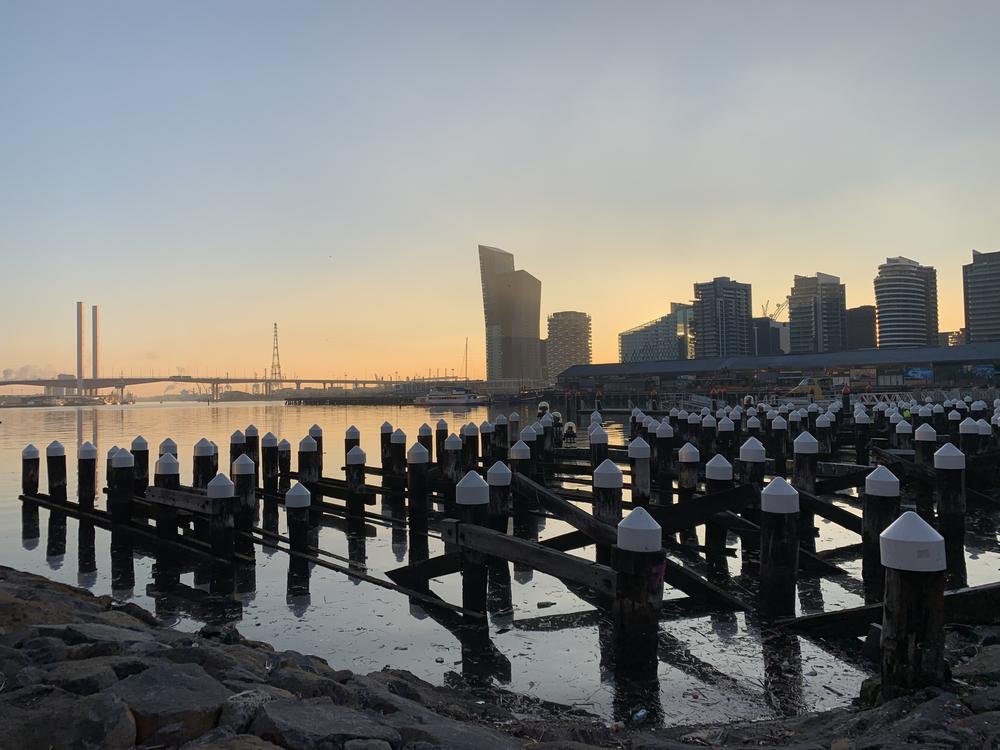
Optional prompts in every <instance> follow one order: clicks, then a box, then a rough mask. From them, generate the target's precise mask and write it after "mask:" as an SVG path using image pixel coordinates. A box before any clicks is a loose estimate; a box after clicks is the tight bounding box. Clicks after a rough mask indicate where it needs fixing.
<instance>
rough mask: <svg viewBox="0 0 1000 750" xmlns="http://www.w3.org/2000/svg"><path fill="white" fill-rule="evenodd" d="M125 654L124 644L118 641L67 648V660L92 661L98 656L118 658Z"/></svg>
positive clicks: (81, 644)
mask: <svg viewBox="0 0 1000 750" xmlns="http://www.w3.org/2000/svg"><path fill="white" fill-rule="evenodd" d="M123 653H125V644H124V643H121V642H119V641H100V642H99V643H79V644H77V645H76V646H70V647H69V653H68V654H66V658H67V659H93V658H95V657H98V656H119V655H121V654H123Z"/></svg>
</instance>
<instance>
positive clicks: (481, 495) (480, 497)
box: [455, 471, 490, 505]
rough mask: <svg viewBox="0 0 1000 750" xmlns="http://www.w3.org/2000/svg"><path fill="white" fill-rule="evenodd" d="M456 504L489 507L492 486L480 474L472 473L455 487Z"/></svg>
mask: <svg viewBox="0 0 1000 750" xmlns="http://www.w3.org/2000/svg"><path fill="white" fill-rule="evenodd" d="M455 502H456V503H458V504H459V505H487V504H489V502H490V486H489V485H488V484H486V482H485V481H484V480H483V478H482V477H481V476H479V474H477V473H476V472H474V471H470V472H469V473H468V474H466V475H465V476H464V477H462V478H461V479H460V480H459V482H458V484H456V485H455Z"/></svg>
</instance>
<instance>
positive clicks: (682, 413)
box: [677, 409, 691, 422]
mask: <svg viewBox="0 0 1000 750" xmlns="http://www.w3.org/2000/svg"><path fill="white" fill-rule="evenodd" d="M689 416H691V415H690V414H688V413H687V409H681V410H680V411H679V412H677V419H679V420H680V421H681V422H686V421H687V418H688V417H689Z"/></svg>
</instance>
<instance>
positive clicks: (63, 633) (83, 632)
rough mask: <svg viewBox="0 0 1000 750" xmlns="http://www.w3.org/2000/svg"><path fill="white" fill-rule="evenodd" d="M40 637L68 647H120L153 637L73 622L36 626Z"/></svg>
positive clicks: (106, 626)
mask: <svg viewBox="0 0 1000 750" xmlns="http://www.w3.org/2000/svg"><path fill="white" fill-rule="evenodd" d="M36 630H37V631H38V634H39V635H40V636H43V637H45V636H47V637H51V638H59V639H60V640H62V641H65V642H66V643H68V644H69V645H71V646H73V645H77V644H80V643H120V644H122V646H125V645H127V644H131V643H137V642H141V641H152V640H153V636H152V634H151V633H149V632H148V631H146V630H133V629H132V628H121V627H117V626H115V625H104V624H102V623H98V622H74V623H69V624H65V625H38V626H37V627H36Z"/></svg>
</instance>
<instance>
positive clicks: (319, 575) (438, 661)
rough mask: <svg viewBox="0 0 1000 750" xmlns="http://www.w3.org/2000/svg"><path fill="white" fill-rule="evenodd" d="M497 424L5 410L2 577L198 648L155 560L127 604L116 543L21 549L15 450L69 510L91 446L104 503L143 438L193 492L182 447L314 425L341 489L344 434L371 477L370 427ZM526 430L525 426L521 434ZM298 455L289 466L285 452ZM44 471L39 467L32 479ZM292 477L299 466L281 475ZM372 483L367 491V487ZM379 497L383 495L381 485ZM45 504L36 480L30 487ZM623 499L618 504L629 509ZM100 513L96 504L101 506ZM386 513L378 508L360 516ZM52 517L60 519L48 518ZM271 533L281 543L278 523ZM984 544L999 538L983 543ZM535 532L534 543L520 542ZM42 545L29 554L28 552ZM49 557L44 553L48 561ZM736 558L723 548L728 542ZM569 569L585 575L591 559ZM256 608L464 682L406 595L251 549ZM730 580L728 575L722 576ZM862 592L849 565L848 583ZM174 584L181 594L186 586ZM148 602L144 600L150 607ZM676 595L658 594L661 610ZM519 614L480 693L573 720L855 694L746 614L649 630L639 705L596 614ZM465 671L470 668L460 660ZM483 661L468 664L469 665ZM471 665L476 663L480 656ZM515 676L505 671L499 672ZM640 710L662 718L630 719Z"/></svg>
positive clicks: (324, 646) (429, 413)
mask: <svg viewBox="0 0 1000 750" xmlns="http://www.w3.org/2000/svg"><path fill="white" fill-rule="evenodd" d="M520 408H521V410H522V420H528V419H529V418H530V420H531V421H533V420H534V418H535V416H534V413H533V412H534V409H533V408H529V407H527V406H522V407H520ZM493 416H494V414H493V410H492V409H487V408H486V407H478V408H473V409H470V410H467V411H461V412H456V413H452V412H450V411H449V412H441V411H436V410H433V409H427V408H423V407H415V406H407V407H336V406H327V407H294V406H285V405H283V404H279V403H260V402H256V403H251V404H246V403H244V404H216V405H208V404H203V403H200V404H139V405H132V406H125V407H93V408H78V409H69V408H67V409H55V408H53V409H7V410H3V411H2V412H0V419H2V424H0V549H2V553H0V561H2V562H3V564H6V565H10V566H12V567H15V568H20V569H23V570H28V571H33V572H38V573H42V574H44V575H46V576H48V577H50V578H53V579H55V580H58V581H62V582H65V583H69V584H74V585H86V586H87V587H88V588H90V589H91V590H92V591H93V592H94V593H95V594H112V593H114V595H115V596H116V597H118V598H122V599H128V600H130V601H134V602H135V603H137V604H139V605H141V606H143V607H146V608H148V609H150V610H153V611H156V612H157V614H159V615H160V616H161V617H164V618H165V619H167V620H168V621H170V622H172V623H173V624H174V625H175V626H176V627H177V628H180V629H185V630H193V629H196V628H198V627H200V626H201V625H202V624H203V619H205V618H206V617H207V616H209V615H207V614H205V613H204V612H202V611H201V610H199V609H197V608H192V607H184V606H174V604H173V603H172V602H170V601H168V600H166V599H164V598H163V597H157V596H156V595H155V589H154V588H153V587H152V586H149V584H150V583H151V581H152V573H153V570H152V568H153V564H154V560H153V558H152V557H151V556H149V555H148V554H144V553H136V556H135V562H134V567H135V586H134V587H133V588H132V589H131V590H124V591H123V590H121V589H117V588H116V589H115V591H114V592H112V585H111V583H112V582H111V558H110V551H109V549H110V534H109V533H108V532H106V531H103V530H101V529H97V530H96V540H95V542H96V543H95V549H96V556H97V573H96V577H95V576H94V575H92V574H90V575H81V572H80V564H79V554H78V553H79V549H78V547H77V543H78V534H77V531H78V524H77V522H76V521H75V520H74V519H72V518H71V519H69V521H68V523H67V526H66V529H65V543H64V544H63V543H62V540H61V539H55V540H53V539H50V538H49V537H50V535H52V534H57V535H61V533H62V532H61V530H60V529H59V526H58V520H59V519H58V518H56V519H53V520H54V521H55V522H56V523H50V518H51V517H50V514H49V513H48V511H46V510H45V509H42V510H41V511H40V515H39V533H38V534H32V533H30V529H29V530H28V532H29V533H27V534H26V533H25V529H24V527H23V524H22V514H21V502H20V501H19V500H18V493H19V488H20V452H21V449H22V448H23V447H24V445H25V444H27V443H29V442H33V443H35V444H36V445H37V446H38V447H39V448H40V449H44V446H45V445H46V444H47V443H48V442H50V441H52V440H59V441H60V442H61V443H63V444H64V445H65V446H66V450H67V460H68V464H69V466H70V467H71V469H70V486H69V492H70V496H71V497H73V496H74V495H75V470H74V468H73V467H75V461H76V450H77V446H78V444H79V443H80V442H82V441H85V440H89V441H91V442H93V443H94V444H95V445H96V446H97V448H98V455H99V457H101V460H99V461H98V470H99V472H100V476H99V478H98V485H99V486H103V484H104V478H103V463H104V462H103V456H104V455H105V453H106V452H107V450H108V449H109V448H110V447H111V446H112V445H120V446H128V445H129V444H130V443H131V441H132V439H133V438H134V437H135V436H136V435H139V434H141V435H143V436H144V437H145V438H146V439H147V440H148V442H149V444H150V448H151V450H152V451H154V453H155V448H156V445H158V444H159V442H160V441H161V440H162V439H164V438H166V437H171V438H173V439H174V440H175V441H176V442H177V444H178V446H179V451H180V454H181V456H180V463H181V472H182V474H181V481H182V483H184V484H188V483H189V482H190V472H191V446H192V445H193V444H194V443H195V442H196V441H197V440H198V439H200V438H202V437H207V438H209V439H210V440H213V441H215V442H216V443H217V444H218V445H219V446H220V453H221V455H222V457H223V462H224V460H225V456H226V455H227V453H228V444H229V436H230V434H231V433H232V432H233V431H234V430H236V429H244V428H245V427H246V426H247V425H249V424H251V423H252V424H255V425H256V426H257V427H258V429H259V430H260V433H261V434H264V433H265V432H268V431H271V432H273V433H274V434H275V435H277V436H278V437H279V438H282V437H283V438H286V439H288V440H289V442H291V443H292V444H293V446H294V445H295V444H297V442H298V440H299V439H300V438H301V437H303V436H304V435H305V434H306V433H307V432H308V429H309V427H310V426H311V425H312V424H313V423H317V424H319V425H320V426H321V427H322V428H323V431H324V452H325V459H324V474H325V475H327V476H333V477H340V476H343V472H342V470H341V467H342V465H343V458H344V456H343V434H344V430H345V429H346V428H347V427H348V426H349V425H352V424H353V425H356V426H357V427H358V428H359V429H360V431H361V442H362V447H363V448H364V449H365V450H366V452H367V453H368V455H369V457H370V458H369V463H370V464H372V465H377V464H378V460H377V456H378V453H379V447H378V445H379V443H378V441H379V426H380V425H381V424H382V422H383V421H386V420H388V421H389V422H390V423H392V424H393V425H394V426H395V427H401V428H402V429H403V431H404V432H406V434H407V436H408V441H407V442H408V443H412V442H413V441H414V440H415V438H416V434H417V428H418V427H419V426H420V424H421V423H423V422H427V423H428V424H431V425H432V426H433V425H434V423H436V422H437V420H438V419H441V418H444V419H445V420H446V421H447V422H448V424H449V429H451V430H452V431H457V429H458V427H459V426H460V425H461V424H463V423H466V422H469V421H473V422H476V423H477V424H478V423H479V422H481V421H483V420H486V419H492V417H493ZM527 423H530V422H526V421H522V424H527ZM608 431H609V433H610V441H611V443H612V444H617V445H620V444H622V443H623V436H622V431H621V426H620V425H615V424H612V425H610V426H609V427H608ZM293 453H294V450H293ZM43 463H44V462H43ZM293 466H294V461H293ZM370 481H371V479H370ZM374 481H377V478H375V480H374ZM41 486H42V488H43V490H44V487H45V477H44V469H43V472H42V481H41ZM626 497H627V496H626ZM102 502H103V499H102V498H99V499H98V503H102ZM370 510H374V511H375V512H381V511H382V510H383V509H382V508H381V506H378V505H376V506H374V507H373V508H370ZM57 516H58V514H57ZM537 521H538V528H537V533H538V536H539V538H540V539H543V540H544V539H546V538H549V537H552V536H555V535H558V534H560V533H564V532H566V531H569V530H570V529H569V527H568V526H566V525H565V524H564V523H562V522H559V521H556V520H553V519H544V518H538V519H537ZM281 524H282V527H281V528H280V529H279V530H280V531H281V533H284V532H285V528H284V518H283V514H282V521H281ZM820 527H821V537H820V539H819V540H818V544H817V546H818V548H819V549H825V548H829V547H834V546H840V545H844V544H849V543H853V542H855V541H856V538H852V537H851V535H850V534H849V533H847V532H845V531H844V530H842V529H840V528H839V527H836V526H834V525H833V524H829V523H825V522H822V521H821V523H820ZM993 528H995V527H993ZM532 531H534V530H532ZM29 537H36V538H29ZM53 542H55V543H53ZM987 542H988V543H984V544H982V545H980V546H979V548H977V549H976V550H974V552H973V554H972V559H970V563H969V578H970V584H976V583H982V582H986V581H989V580H993V579H994V578H995V573H996V570H997V567H998V562H1000V555H998V554H997V550H996V538H995V534H994V535H993V537H992V541H989V540H987ZM407 544H408V539H407V535H406V534H405V533H403V532H402V530H401V529H399V528H397V529H396V532H395V533H393V529H392V527H391V524H389V523H386V524H385V525H382V524H379V523H377V522H374V521H373V522H371V523H369V524H368V528H367V533H366V536H365V539H364V544H363V554H364V565H366V566H367V573H368V574H369V575H372V576H376V577H379V578H383V579H384V578H385V572H386V571H388V570H391V569H393V568H396V567H400V566H402V565H405V564H406V563H407V562H408V559H407V552H408V550H407ZM731 544H735V541H734V540H731ZM319 546H320V547H321V548H322V549H325V550H328V551H330V552H333V553H336V554H338V555H341V556H343V557H344V558H347V557H352V559H356V558H357V556H358V543H357V540H355V542H354V543H353V545H349V543H348V538H347V535H346V533H345V531H344V530H343V528H338V527H336V526H333V525H329V526H324V527H323V528H322V530H321V532H320V542H319ZM442 551H443V545H442V542H441V541H440V540H439V539H437V538H433V537H432V538H431V539H430V540H429V554H430V555H431V556H434V555H437V554H441V553H442ZM575 554H579V555H583V556H587V557H589V558H590V559H593V554H594V553H593V548H583V549H581V550H577V551H576V552H575ZM256 559H257V565H256V576H255V583H254V586H253V590H252V591H243V592H242V593H239V594H236V595H234V598H236V599H238V600H240V602H241V604H242V613H241V615H240V618H239V621H238V622H237V623H236V624H237V626H238V627H239V629H240V631H241V632H242V633H243V634H244V635H246V636H247V637H249V638H254V639H259V640H265V641H268V642H271V643H273V644H274V645H275V646H276V647H278V648H290V649H296V650H299V651H302V652H306V653H315V654H319V655H321V656H323V657H325V658H327V659H328V660H329V661H330V663H331V664H333V665H335V666H336V667H338V668H341V667H343V668H350V669H353V670H354V671H356V672H361V673H364V672H369V671H373V670H378V669H381V668H382V667H384V666H392V667H398V668H404V669H408V670H410V671H412V672H414V673H415V674H416V675H418V676H419V677H421V678H424V679H426V680H428V681H430V682H433V683H435V684H441V683H443V682H445V681H447V679H448V675H449V673H452V672H457V673H462V672H463V671H464V672H465V673H466V674H468V673H469V670H468V668H467V667H468V664H467V663H466V664H465V665H464V666H465V667H466V669H463V647H462V643H461V641H460V635H459V634H456V632H455V630H454V628H453V627H448V623H446V622H443V621H442V618H440V617H435V616H431V613H428V612H427V611H426V610H425V609H424V608H422V607H420V606H419V605H417V604H415V603H412V602H411V601H410V600H409V599H408V598H407V597H406V596H405V595H403V594H401V593H399V592H396V591H393V590H390V589H386V588H381V587H379V586H376V585H372V584H370V583H365V582H360V581H358V580H356V579H351V578H349V577H348V576H345V575H344V574H342V573H338V572H336V571H332V570H327V569H323V568H321V567H315V568H313V570H312V571H311V575H310V579H309V594H308V596H289V592H288V557H287V556H286V555H285V554H284V553H283V552H278V551H275V550H268V549H267V548H258V552H257V556H256ZM730 566H731V571H732V574H733V575H734V576H735V575H738V574H739V569H740V562H739V558H738V557H737V558H733V559H731V560H730ZM845 567H846V568H848V569H849V570H850V571H851V572H852V573H853V574H855V575H856V576H858V577H859V574H858V569H859V568H860V563H858V564H857V565H856V566H852V564H851V563H848V564H846V565H845ZM182 583H185V584H187V585H188V586H193V585H194V581H193V580H192V575H191V574H187V575H185V576H184V577H183V578H182ZM147 586H149V588H148V589H147ZM431 587H432V590H433V591H434V592H435V593H437V594H439V595H440V596H441V597H442V598H444V599H445V600H447V601H450V602H455V603H458V602H460V601H461V589H460V580H459V576H457V575H451V576H446V577H442V578H440V579H435V580H434V581H432V586H431ZM671 595H674V592H671V591H670V590H669V589H668V591H667V596H671ZM511 602H512V605H513V607H512V609H513V613H512V614H510V613H505V614H501V615H497V616H491V618H490V639H491V641H492V645H493V646H494V647H495V649H496V651H497V652H499V654H500V655H501V661H503V662H504V664H503V666H502V667H500V668H496V669H493V670H492V673H491V679H492V680H493V681H495V682H496V683H497V684H499V685H500V686H501V687H504V688H507V689H510V690H512V691H515V692H519V693H524V694H528V695H532V696H535V697H537V698H540V699H544V700H547V701H554V702H558V703H562V704H567V705H570V706H573V707H576V708H579V709H582V710H585V711H588V712H592V713H595V714H598V715H599V716H601V717H603V718H605V719H606V720H608V721H612V720H614V719H618V718H623V717H627V716H630V715H632V714H633V713H634V711H635V710H638V709H639V708H647V709H648V712H649V714H650V715H652V716H654V717H655V718H656V720H662V721H663V722H664V723H666V724H688V723H695V722H699V723H700V722H706V721H713V720H727V719H729V720H731V719H740V718H744V719H760V718H765V717H769V716H777V715H781V714H788V713H795V712H799V711H801V710H804V707H806V706H808V707H809V708H810V709H811V710H821V709H825V708H830V707H833V706H837V705H843V704H846V703H847V702H849V701H850V699H851V698H852V697H853V696H855V695H856V694H857V692H858V688H859V686H860V684H861V681H862V680H863V679H864V678H865V677H866V676H867V673H866V671H865V670H864V668H863V667H862V666H860V665H858V664H856V663H852V662H851V661H845V660H844V659H842V658H840V656H839V655H838V654H836V653H833V652H831V651H829V650H827V649H824V648H821V647H820V646H818V645H816V644H815V643H813V642H811V641H809V640H807V639H798V638H792V639H791V642H789V641H788V639H772V638H769V637H767V636H763V637H762V635H761V631H760V628H759V626H758V625H757V624H756V623H755V622H753V621H752V620H751V618H748V617H746V616H744V615H743V614H739V613H737V614H733V613H725V614H717V615H712V616H698V617H685V618H680V619H672V620H664V621H663V622H662V623H661V626H660V627H661V638H660V646H661V647H660V663H659V668H658V676H659V680H658V682H659V686H658V691H656V692H655V693H653V694H649V693H647V694H645V695H644V696H643V697H642V698H635V697H634V695H632V694H629V693H627V692H623V690H622V686H621V685H620V684H616V682H615V680H614V679H613V677H612V675H611V674H610V671H609V670H608V669H607V668H606V659H604V658H602V644H603V645H605V646H606V645H607V644H606V643H603V639H605V638H606V632H607V628H606V627H605V625H604V624H603V623H602V622H601V620H600V618H599V617H596V616H595V615H594V614H593V607H592V606H591V605H590V604H588V603H587V602H585V601H583V600H582V599H580V598H578V597H577V596H575V595H574V594H572V593H571V592H570V591H569V590H568V589H567V587H566V586H565V585H564V584H563V583H562V582H560V581H558V580H556V579H554V578H551V577H549V576H547V575H544V574H540V573H538V572H535V571H530V570H523V569H518V568H515V569H514V571H513V576H512V586H511ZM861 603H862V601H861V599H860V597H859V595H858V589H857V587H852V586H849V585H848V586H845V585H843V584H842V583H838V582H835V581H833V580H831V579H823V580H821V581H817V582H814V583H812V584H809V585H808V590H806V589H803V590H800V606H801V607H806V608H815V607H827V608H839V607H844V606H855V605H858V604H861ZM466 646H467V648H466V653H465V660H466V662H467V661H468V660H469V659H470V657H471V658H474V656H475V654H474V653H470V650H469V648H468V643H467V644H466ZM476 648H478V647H476ZM476 648H473V651H475V650H476ZM508 664H509V667H508ZM643 701H645V702H652V703H655V704H657V705H650V706H646V705H640V704H641V703H642V702H643Z"/></svg>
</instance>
